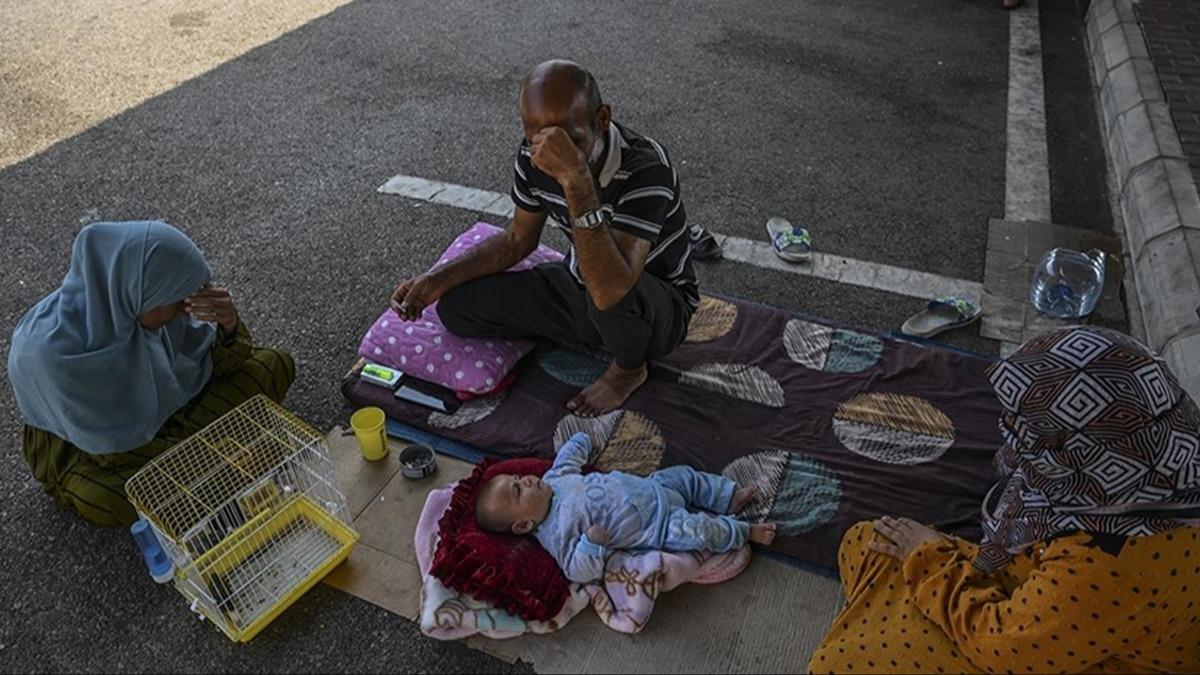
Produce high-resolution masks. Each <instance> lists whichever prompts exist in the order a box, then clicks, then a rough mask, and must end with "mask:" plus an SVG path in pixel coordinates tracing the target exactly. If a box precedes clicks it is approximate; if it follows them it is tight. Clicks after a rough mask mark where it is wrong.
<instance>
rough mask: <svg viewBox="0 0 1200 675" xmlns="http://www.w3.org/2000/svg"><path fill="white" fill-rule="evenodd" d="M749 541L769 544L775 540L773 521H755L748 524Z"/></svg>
mask: <svg viewBox="0 0 1200 675" xmlns="http://www.w3.org/2000/svg"><path fill="white" fill-rule="evenodd" d="M750 541H752V542H754V543H755V544H762V545H763V546H767V545H769V544H770V543H771V542H773V541H775V523H755V524H753V525H751V526H750Z"/></svg>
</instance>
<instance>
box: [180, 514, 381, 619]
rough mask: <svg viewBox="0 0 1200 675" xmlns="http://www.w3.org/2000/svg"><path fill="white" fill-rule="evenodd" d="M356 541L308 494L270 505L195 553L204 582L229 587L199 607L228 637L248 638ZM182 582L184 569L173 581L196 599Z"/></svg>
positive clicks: (319, 577) (336, 564) (356, 535)
mask: <svg viewBox="0 0 1200 675" xmlns="http://www.w3.org/2000/svg"><path fill="white" fill-rule="evenodd" d="M357 541H358V533H357V532H355V531H354V530H352V529H350V528H349V527H347V526H346V525H345V524H343V523H342V522H341V521H340V520H338V519H337V518H335V517H333V516H331V515H329V514H328V513H327V512H326V511H324V510H323V509H321V508H320V507H318V506H317V505H316V504H314V503H313V502H312V501H311V500H310V499H309V498H308V497H305V496H299V497H297V498H294V499H292V500H290V501H288V502H287V503H285V504H282V505H280V506H278V507H276V508H268V509H266V510H264V511H262V512H261V513H259V514H258V515H256V516H255V517H254V518H252V519H250V520H249V521H248V522H246V523H245V524H244V525H242V526H241V527H239V528H238V529H236V530H234V531H233V532H231V533H230V534H229V535H227V536H226V537H225V538H224V539H222V540H221V542H220V543H219V544H217V545H216V546H214V547H213V548H212V549H210V550H208V551H206V552H205V553H204V555H202V556H200V557H199V558H197V559H196V563H195V567H194V569H195V570H196V571H197V572H198V574H199V575H200V577H201V580H202V581H203V583H204V585H205V586H206V587H207V588H226V589H228V591H229V592H228V597H225V598H215V600H216V605H217V608H216V609H215V610H213V609H212V608H210V607H209V606H207V603H200V604H199V607H198V609H199V610H200V611H202V612H203V613H204V614H205V615H206V616H208V618H209V619H210V620H212V621H213V623H215V624H217V626H219V627H220V628H221V629H222V630H223V631H224V632H225V634H226V635H228V636H229V637H230V639H232V640H234V641H237V642H248V641H249V640H251V639H252V638H253V637H254V636H255V635H258V633H259V632H260V631H262V629H263V628H266V626H267V624H269V623H271V621H273V620H274V619H275V617H277V616H279V615H280V614H281V613H282V612H283V611H284V610H285V609H287V608H288V607H289V606H291V604H292V603H293V602H295V601H296V600H297V599H299V598H300V596H302V595H304V593H305V592H306V591H308V589H310V588H312V587H313V585H314V584H316V583H317V582H318V581H320V580H321V579H322V578H323V577H324V576H325V575H326V574H328V573H329V572H330V571H332V570H333V568H335V567H337V566H338V565H339V564H340V563H341V562H342V561H343V560H345V559H346V557H347V556H348V555H350V550H351V549H352V548H354V544H355V542H357ZM314 542H315V543H316V544H319V545H314ZM289 547H290V548H291V549H293V550H289ZM294 551H302V552H303V555H304V556H305V558H304V559H298V558H297V556H296V554H295V552H294ZM314 552H315V553H314ZM314 556H315V558H314ZM285 566H288V569H284V567H285ZM289 575H290V576H289ZM270 578H273V580H274V586H272V585H271V584H270V583H269V581H270ZM230 579H234V580H236V583H237V585H236V587H231V586H232V585H233V584H232V583H230V582H229V580H230ZM264 579H267V581H264ZM185 582H186V575H185V573H183V572H182V571H177V576H176V587H177V588H179V590H180V592H182V593H183V594H184V596H185V597H189V598H190V599H195V598H194V596H193V594H192V593H190V592H189V589H190V588H191V585H190V584H187V583H185ZM276 591H278V592H277V593H276ZM214 614H215V615H214Z"/></svg>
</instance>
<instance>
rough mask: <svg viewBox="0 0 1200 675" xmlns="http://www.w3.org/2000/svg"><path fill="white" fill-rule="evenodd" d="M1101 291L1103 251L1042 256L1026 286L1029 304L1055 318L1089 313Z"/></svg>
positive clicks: (1062, 250) (1055, 251)
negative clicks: (1027, 287)
mask: <svg viewBox="0 0 1200 675" xmlns="http://www.w3.org/2000/svg"><path fill="white" fill-rule="evenodd" d="M1103 291H1104V252H1103V251H1100V250H1098V249H1093V250H1091V251H1088V252H1087V253H1080V252H1079V251H1072V250H1071V249H1069V248H1056V249H1053V250H1051V251H1048V252H1047V253H1046V254H1045V255H1043V256H1042V259H1041V261H1040V262H1039V263H1038V266H1037V267H1036V268H1035V269H1034V272H1033V280H1032V281H1031V282H1030V284H1029V302H1030V303H1032V304H1033V306H1034V308H1036V309H1037V311H1038V312H1040V313H1041V314H1043V315H1045V316H1048V317H1051V318H1055V319H1078V318H1081V317H1084V316H1087V315H1088V314H1091V313H1092V310H1093V309H1095V308H1096V302H1097V301H1098V300H1099V299H1100V294H1101V293H1102V292H1103Z"/></svg>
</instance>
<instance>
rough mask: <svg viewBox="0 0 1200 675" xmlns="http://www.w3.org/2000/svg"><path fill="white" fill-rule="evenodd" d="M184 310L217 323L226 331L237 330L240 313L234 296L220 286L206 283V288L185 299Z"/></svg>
mask: <svg viewBox="0 0 1200 675" xmlns="http://www.w3.org/2000/svg"><path fill="white" fill-rule="evenodd" d="M183 311H185V312H187V313H188V314H189V315H191V316H193V317H195V318H197V319H199V320H200V321H212V322H213V323H216V324H217V325H218V326H220V327H221V330H223V331H225V332H226V333H232V332H233V331H235V330H237V325H238V313H237V307H235V306H234V304H233V296H231V295H229V291H227V290H225V289H224V288H221V287H220V286H213V285H212V284H204V288H201V289H200V290H198V291H196V292H195V293H194V294H193V295H190V296H188V297H187V298H185V299H184V301H183Z"/></svg>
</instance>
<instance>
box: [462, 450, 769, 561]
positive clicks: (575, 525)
mask: <svg viewBox="0 0 1200 675" xmlns="http://www.w3.org/2000/svg"><path fill="white" fill-rule="evenodd" d="M591 449H592V448H591V439H590V438H589V437H588V435H587V434H585V433H578V434H575V435H574V436H572V437H571V438H570V440H568V441H567V442H566V443H564V444H563V446H562V447H561V448H559V450H558V456H557V457H556V458H555V459H554V465H553V466H552V467H550V470H549V471H547V472H546V474H545V476H543V477H542V478H538V477H537V476H514V475H511V474H501V475H499V476H496V477H494V478H492V479H491V480H489V481H488V482H487V484H485V485H484V486H483V489H482V491H481V492H480V494H479V500H478V501H477V502H476V504H475V519H476V520H477V521H478V522H479V526H480V527H481V528H483V529H485V530H488V531H490V532H512V533H514V534H519V535H524V534H530V533H532V534H533V535H534V536H535V537H537V540H538V541H539V542H540V543H541V545H542V546H543V547H544V548H545V549H546V550H547V551H549V552H550V555H552V556H554V558H555V560H557V561H558V565H559V567H561V568H562V570H563V573H564V574H565V575H566V577H567V578H568V579H570V580H571V581H574V582H576V583H588V582H590V581H595V580H596V579H599V578H601V577H602V576H604V559H605V557H606V556H607V555H608V553H609V552H610V551H614V550H625V551H671V552H684V551H711V552H713V553H724V552H726V551H732V550H734V549H738V548H741V547H742V546H744V545H745V544H746V541H747V540H749V541H752V542H754V543H756V544H770V543H771V542H772V541H774V539H775V524H774V523H760V524H755V525H751V524H749V523H746V522H744V521H741V520H737V519H736V518H733V517H731V516H728V515H714V514H717V513H722V514H723V513H737V512H738V511H741V510H742V508H743V507H745V506H746V505H747V504H748V503H750V500H751V499H753V498H754V488H753V487H746V488H742V489H740V490H739V489H737V485H736V484H735V483H734V482H733V481H731V480H729V479H728V478H724V477H722V476H717V475H714V474H711V473H703V472H700V471H696V470H695V469H692V468H691V467H687V466H673V467H671V468H669V469H663V470H661V471H655V472H654V473H652V474H650V475H649V476H647V477H645V478H642V477H640V476H633V475H630V474H627V473H621V472H619V471H613V472H611V473H600V472H596V473H590V474H588V475H586V476H584V475H582V474H581V473H580V470H581V469H582V468H583V466H584V465H585V464H587V463H588V460H589V458H590V456H591ZM689 508H700V509H706V510H708V511H712V512H713V513H693V512H690V511H688V509H689Z"/></svg>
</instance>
